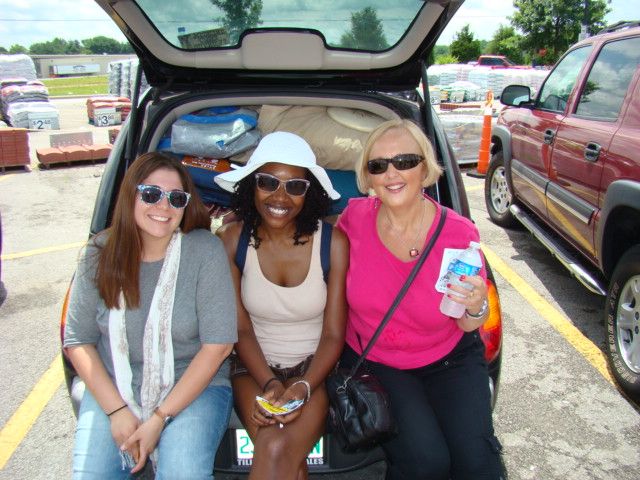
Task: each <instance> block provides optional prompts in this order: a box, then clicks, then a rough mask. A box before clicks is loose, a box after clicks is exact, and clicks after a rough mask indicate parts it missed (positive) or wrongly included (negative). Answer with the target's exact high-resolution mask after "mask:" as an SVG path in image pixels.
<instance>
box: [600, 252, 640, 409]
mask: <svg viewBox="0 0 640 480" xmlns="http://www.w3.org/2000/svg"><path fill="white" fill-rule="evenodd" d="M605 315H606V317H605V320H606V325H607V337H608V338H607V340H608V341H607V347H608V349H609V358H610V360H611V368H612V370H613V374H614V376H615V377H616V380H617V381H618V382H619V383H620V386H621V387H622V389H623V390H624V391H625V392H626V393H627V394H629V396H630V397H632V398H633V399H634V400H636V401H638V400H640V245H637V246H635V247H633V248H631V249H630V250H629V251H627V253H625V254H624V255H623V256H622V258H621V259H620V261H619V262H618V264H617V266H616V268H615V270H614V272H613V275H612V277H611V284H610V287H609V293H608V295H607V303H606V306H605Z"/></svg>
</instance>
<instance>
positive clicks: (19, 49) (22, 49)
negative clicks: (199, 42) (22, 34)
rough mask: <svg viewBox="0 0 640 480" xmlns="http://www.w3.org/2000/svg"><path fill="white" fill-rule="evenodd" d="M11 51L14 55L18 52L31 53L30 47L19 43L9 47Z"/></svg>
mask: <svg viewBox="0 0 640 480" xmlns="http://www.w3.org/2000/svg"><path fill="white" fill-rule="evenodd" d="M9 53H10V54H12V55H15V54H16V53H29V49H28V48H25V47H23V46H22V45H18V44H17V43H16V44H14V45H11V46H10V47H9Z"/></svg>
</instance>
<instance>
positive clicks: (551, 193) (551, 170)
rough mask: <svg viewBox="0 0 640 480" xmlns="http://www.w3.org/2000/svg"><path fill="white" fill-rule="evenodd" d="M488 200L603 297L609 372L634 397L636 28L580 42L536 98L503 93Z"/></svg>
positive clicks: (499, 216) (639, 141)
mask: <svg viewBox="0 0 640 480" xmlns="http://www.w3.org/2000/svg"><path fill="white" fill-rule="evenodd" d="M501 101H502V103H504V104H505V105H508V108H505V109H504V110H503V112H502V113H501V114H500V116H499V118H498V121H497V125H496V126H495V127H494V129H493V132H492V144H493V146H492V159H491V162H490V164H489V167H488V171H487V176H486V179H485V202H486V206H487V210H488V212H489V216H490V217H491V219H492V221H493V222H494V223H496V224H497V225H500V226H503V227H510V226H513V225H515V224H518V223H519V224H522V225H524V226H525V227H526V228H527V229H529V230H530V231H531V232H532V233H533V234H534V235H535V236H536V237H537V238H538V239H539V240H540V241H541V242H542V243H543V244H544V245H545V246H546V247H547V248H548V249H549V250H550V251H551V252H552V253H553V254H554V255H555V256H556V257H557V258H558V259H559V260H560V261H561V262H562V263H563V264H564V265H565V266H566V267H567V268H568V269H569V270H570V271H571V273H573V275H575V276H576V277H577V278H578V280H580V281H581V282H582V283H583V284H584V285H585V286H586V287H587V288H588V289H589V290H591V291H593V292H596V293H598V294H600V295H603V296H604V295H606V296H607V301H606V303H605V309H604V323H605V326H606V344H607V353H608V357H609V361H610V365H611V370H612V372H613V374H614V376H615V378H616V379H617V381H618V382H619V384H620V386H621V387H622V389H623V390H625V391H626V392H627V393H628V394H629V396H630V397H632V398H633V399H635V400H636V401H638V400H640V23H639V22H633V23H631V22H625V23H622V22H621V23H618V24H616V25H613V26H611V27H609V28H607V29H605V30H603V31H602V32H600V33H599V34H598V35H595V36H593V37H591V38H587V39H585V40H582V41H580V42H578V43H576V44H575V45H574V46H573V47H571V48H570V49H569V51H567V53H565V54H564V56H563V57H562V58H561V59H560V60H559V61H558V63H557V64H556V66H555V67H554V69H553V70H552V71H551V72H550V74H549V76H548V77H547V78H546V80H545V82H544V83H543V85H542V87H541V88H540V91H539V92H538V94H537V95H536V97H535V98H532V97H531V91H530V89H529V87H526V86H522V85H511V86H509V87H507V88H506V89H505V90H504V91H503V92H502V98H501Z"/></svg>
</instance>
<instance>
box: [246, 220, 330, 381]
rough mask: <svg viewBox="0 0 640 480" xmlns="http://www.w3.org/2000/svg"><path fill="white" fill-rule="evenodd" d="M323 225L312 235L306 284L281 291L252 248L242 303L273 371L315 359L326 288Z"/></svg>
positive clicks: (247, 259)
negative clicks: (321, 255)
mask: <svg viewBox="0 0 640 480" xmlns="http://www.w3.org/2000/svg"><path fill="white" fill-rule="evenodd" d="M321 232H322V223H320V227H319V228H318V231H317V232H316V233H315V234H314V235H313V244H312V248H311V263H310V266H309V272H308V273H307V277H306V278H305V279H304V281H303V282H302V283H301V284H300V285H297V286H295V287H281V286H280V285H276V284H275V283H272V282H270V281H269V280H268V279H267V278H266V277H265V276H264V274H263V273H262V269H261V268H260V263H259V261H258V253H257V251H256V249H255V248H254V247H253V246H252V245H249V247H248V248H247V258H246V260H245V265H244V271H243V273H242V281H241V292H242V303H243V304H244V307H245V309H246V310H247V312H249V316H250V317H251V322H252V324H253V330H254V332H255V335H256V338H257V339H258V343H259V344H260V348H261V349H262V353H263V354H264V356H265V357H266V359H267V363H268V364H269V365H271V366H273V367H277V368H284V367H293V366H294V365H297V364H298V363H300V362H302V361H303V360H304V359H305V358H307V357H308V356H309V355H313V354H314V353H315V351H316V349H317V347H318V342H319V341H320V334H321V332H322V321H323V318H324V308H325V305H326V303H327V285H326V283H325V281H324V278H323V275H322V266H321V264H320V234H321Z"/></svg>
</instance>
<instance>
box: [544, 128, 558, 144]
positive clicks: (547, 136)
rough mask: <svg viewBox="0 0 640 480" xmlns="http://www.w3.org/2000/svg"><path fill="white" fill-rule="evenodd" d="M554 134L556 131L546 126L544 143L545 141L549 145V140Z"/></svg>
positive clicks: (551, 139)
mask: <svg viewBox="0 0 640 480" xmlns="http://www.w3.org/2000/svg"><path fill="white" fill-rule="evenodd" d="M555 136H556V132H555V131H554V130H551V129H550V128H547V129H546V130H545V131H544V143H546V144H547V145H551V142H553V139H554V138H555Z"/></svg>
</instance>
